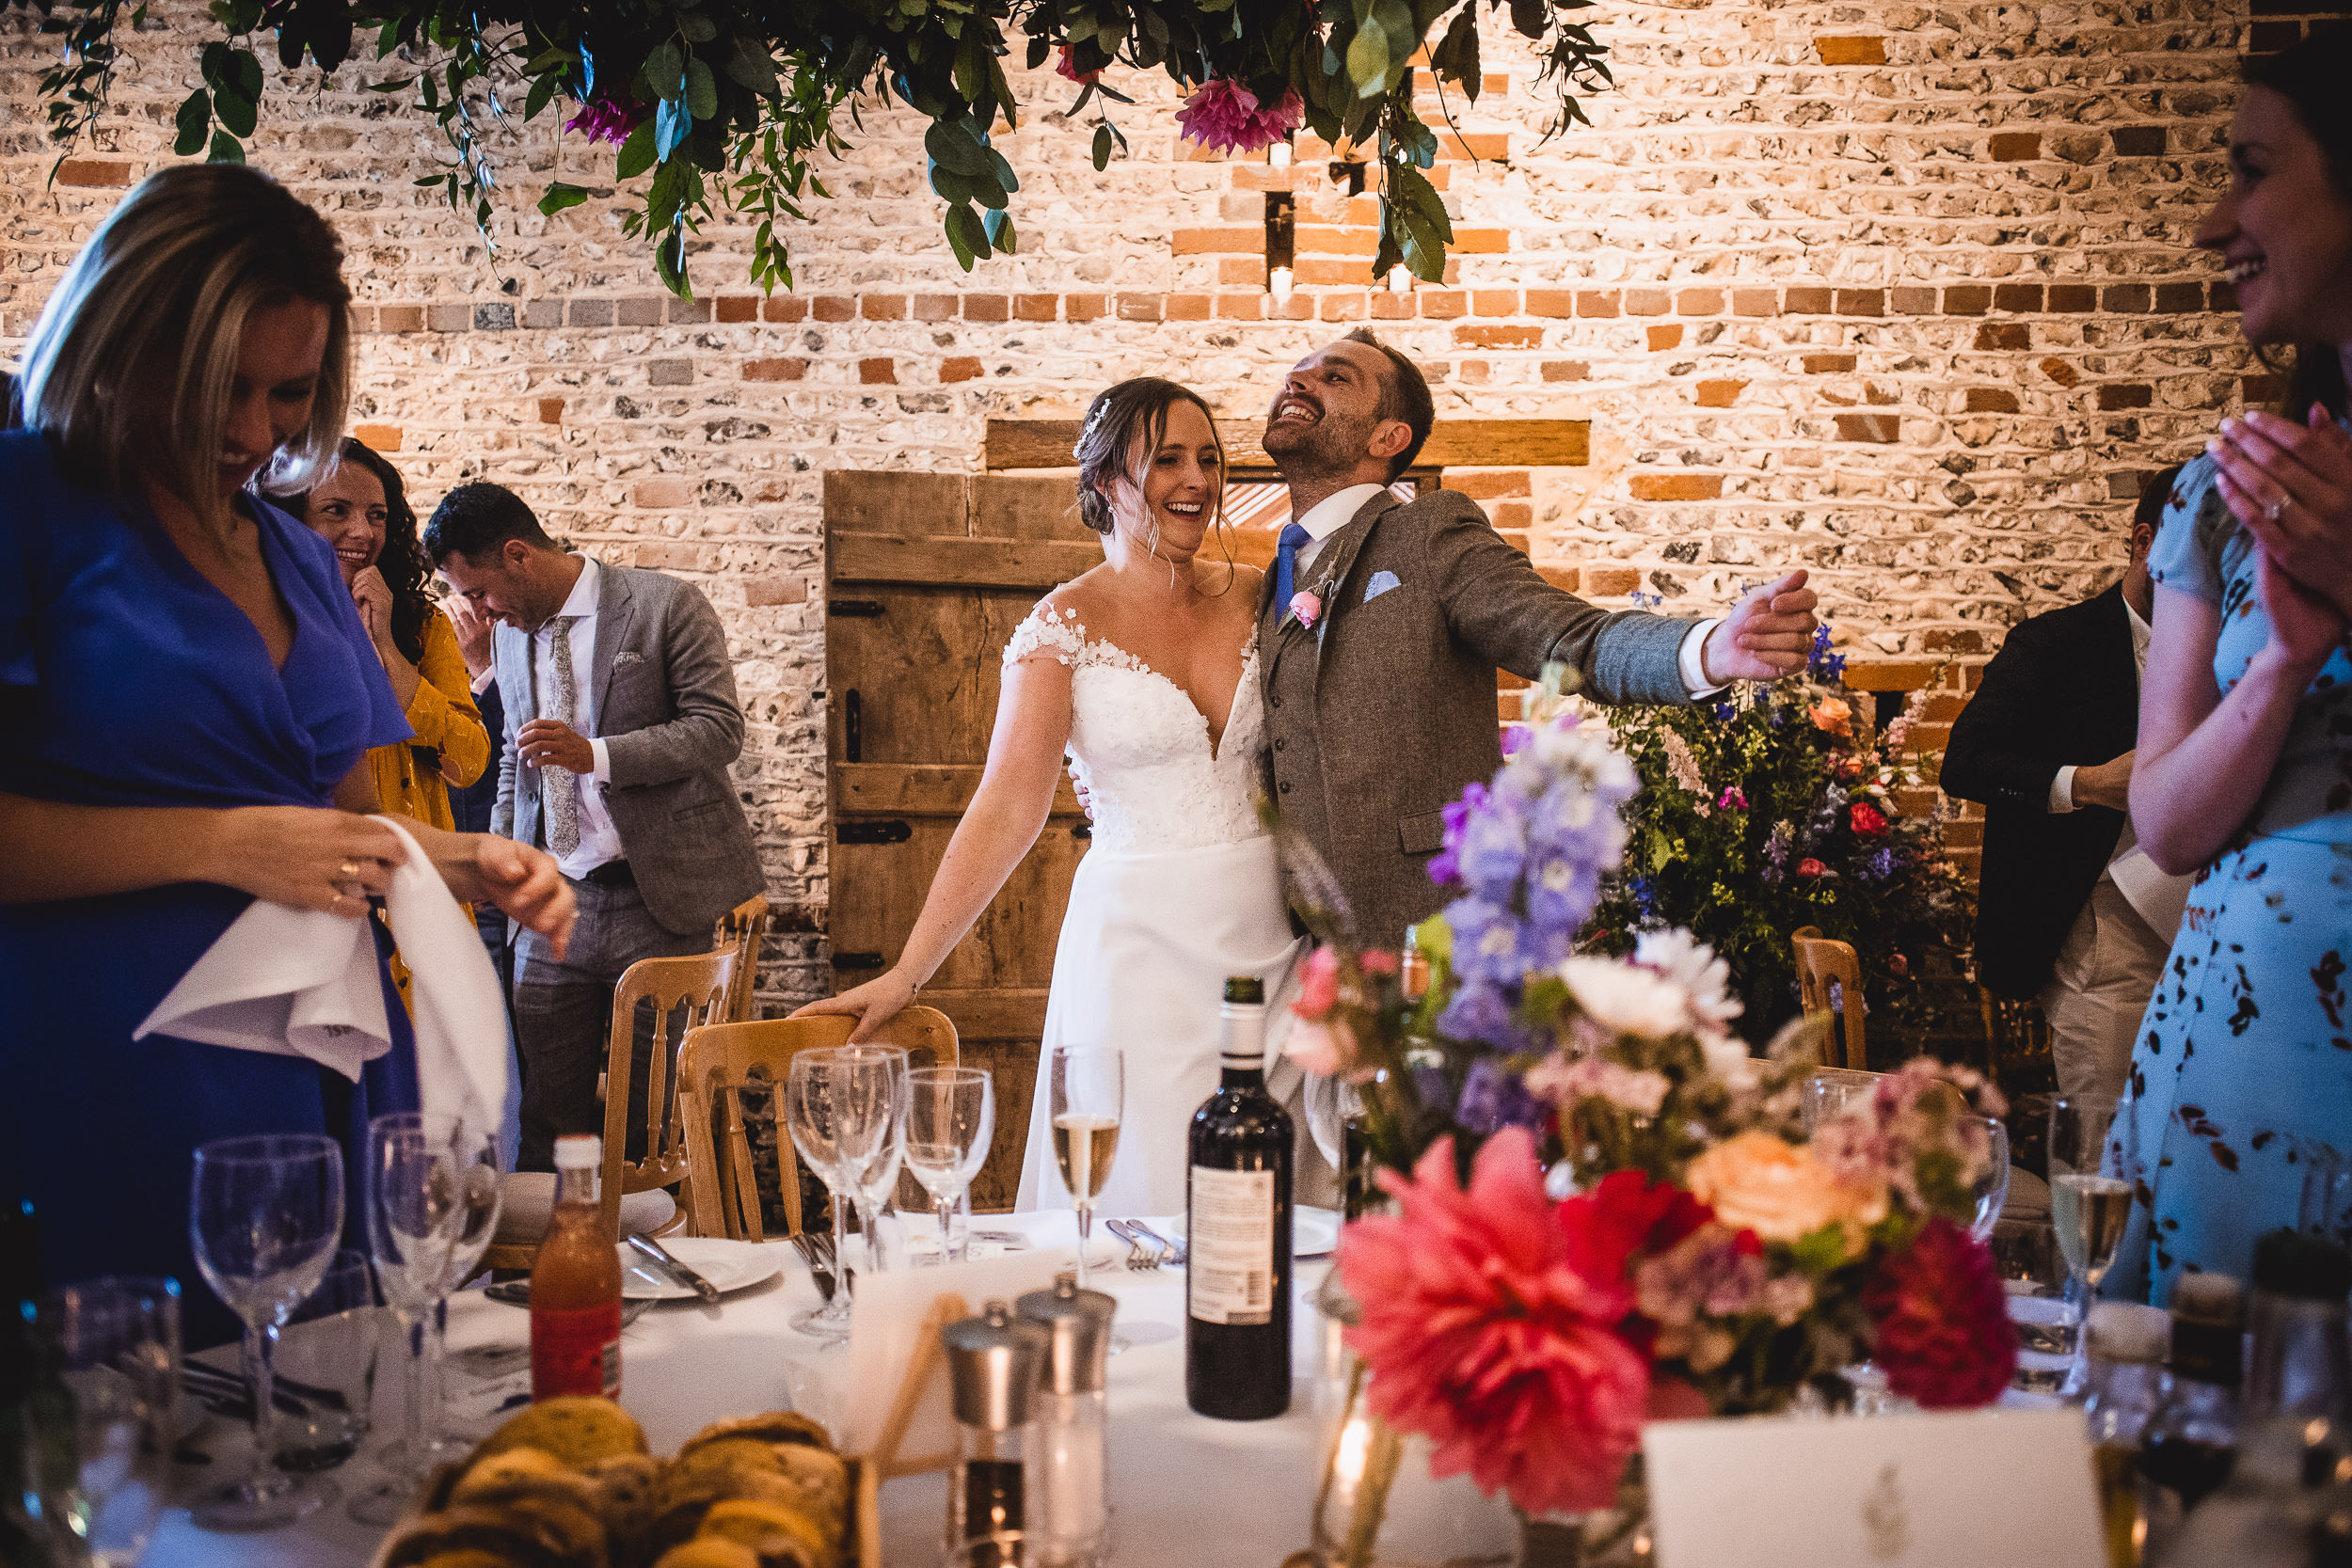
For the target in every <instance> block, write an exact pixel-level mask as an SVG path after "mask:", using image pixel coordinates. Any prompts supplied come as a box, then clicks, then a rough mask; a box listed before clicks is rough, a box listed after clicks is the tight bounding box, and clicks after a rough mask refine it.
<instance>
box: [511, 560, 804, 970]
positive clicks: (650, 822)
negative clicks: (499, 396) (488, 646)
mask: <svg viewBox="0 0 2352 1568" xmlns="http://www.w3.org/2000/svg"><path fill="white" fill-rule="evenodd" d="M598 568H599V570H600V571H601V572H602V573H603V577H602V578H601V580H600V584H599V587H598V592H597V597H596V658H595V660H594V662H593V664H592V665H591V667H590V669H589V671H588V673H587V677H586V678H587V679H588V680H589V681H591V682H592V683H594V684H593V689H594V691H595V696H594V698H593V699H592V706H591V711H593V712H594V713H595V714H596V736H599V737H601V738H602V739H603V740H604V742H605V747H606V751H607V752H609V753H610V755H611V758H612V782H611V784H609V785H608V786H607V787H606V790H605V796H604V800H605V805H606V807H607V808H608V809H609V810H610V811H611V812H612V825H613V827H615V828H616V829H618V830H619V831H620V835H621V848H622V851H623V853H624V854H625V855H626V856H627V857H628V863H629V869H630V870H631V871H633V872H634V873H635V874H636V878H637V891H638V893H639V894H640V895H642V896H643V897H644V900H645V909H646V911H647V912H648V913H650V914H651V915H652V916H653V917H654V918H655V919H656V920H658V921H660V923H661V924H662V926H663V927H666V928H667V929H669V930H672V931H675V932H678V933H680V934H681V935H683V934H685V933H688V932H692V931H708V930H709V929H710V928H711V926H712V925H713V923H715V922H716V921H717V920H718V918H719V917H720V916H721V915H723V914H724V913H726V911H729V910H731V909H733V908H734V907H735V906H736V905H738V904H739V903H741V902H742V901H743V900H744V899H746V898H749V897H750V896H751V895H753V894H755V893H757V892H759V891H760V890H761V888H762V886H763V885H764V884H765V877H764V876H763V874H762V873H761V871H760V868H759V852H758V850H757V849H756V848H755V847H753V843H752V830H751V824H750V823H749V822H748V821H746V820H745V819H744V816H743V805H742V802H741V801H740V800H739V799H737V797H736V793H735V784H734V782H733V781H732V780H731V779H729V778H728V776H727V768H728V767H729V766H730V765H731V764H732V763H733V762H734V761H735V759H736V757H737V756H739V754H741V752H742V750H743V707H742V704H741V703H740V702H739V700H738V699H737V697H736V694H735V665H734V663H733V661H732V660H730V659H729V658H728V657H727V638H726V632H725V631H724V630H723V628H722V627H721V626H720V625H719V616H718V613H717V612H716V611H715V610H712V609H711V608H710V601H709V600H708V599H706V598H704V597H703V595H702V592H701V590H699V589H697V588H696V587H695V586H694V585H693V584H692V583H691V582H686V581H683V580H681V579H680V578H672V577H664V576H662V575H661V574H660V573H659V572H643V571H638V570H636V569H635V568H633V567H628V566H614V565H611V564H608V563H605V562H598ZM493 647H494V649H495V654H496V659H497V668H498V684H499V698H500V702H501V705H502V706H503V707H504V709H505V713H506V722H505V725H504V731H505V736H506V743H505V745H504V747H503V748H502V749H501V752H500V755H499V795H498V806H497V808H496V810H495V812H494V813H493V816H492V821H491V831H492V832H496V833H499V834H500V835H501V836H502V837H507V838H513V839H517V840H519V841H521V842H522V843H525V844H538V843H541V842H542V837H541V832H540V825H539V769H538V768H521V767H517V766H516V755H515V736H516V734H517V733H518V732H520V730H521V729H522V727H523V725H525V724H527V723H529V722H530V721H532V719H533V718H535V717H537V715H536V714H535V712H534V711H533V709H532V694H531V639H530V638H528V637H526V636H524V635H523V634H522V633H521V632H519V631H517V630H516V629H515V628H514V627H512V626H500V627H499V628H498V631H497V641H495V643H494V644H493Z"/></svg>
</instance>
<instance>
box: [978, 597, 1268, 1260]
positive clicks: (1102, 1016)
mask: <svg viewBox="0 0 2352 1568" xmlns="http://www.w3.org/2000/svg"><path fill="white" fill-rule="evenodd" d="M1038 655H1045V656H1047V657H1053V658H1056V659H1058V660H1059V661H1060V662H1062V663H1063V664H1066V665H1068V666H1069V667H1070V695H1071V708H1072V721H1071V728H1070V752H1071V755H1072V756H1073V758H1074V759H1075V766H1074V767H1073V769H1072V771H1073V773H1074V774H1075V775H1076V777H1077V779H1078V782H1079V783H1080V784H1083V785H1084V786H1085V787H1086V790H1087V792H1088V796H1089V801H1090V806H1091V809H1092V811H1093V814H1094V837H1093V842H1092V847H1090V848H1089V849H1088V851H1087V853H1086V858H1085V859H1083V860H1082V861H1080V862H1079V863H1078V873H1077V876H1076V877H1075V878H1074V879H1073V881H1072V882H1071V886H1070V911H1069V913H1068V914H1066V915H1065V916H1063V918H1062V927H1061V941H1060V944H1059V946H1057V948H1056V949H1055V953H1054V987H1053V990H1052V992H1051V993H1050V994H1049V996H1048V997H1047V999H1046V1005H1045V1036H1044V1039H1043V1040H1042V1041H1041V1047H1040V1054H1039V1057H1038V1071H1037V1094H1036V1099H1035V1101H1034V1103H1033V1104H1032V1107H1031V1110H1030V1114H1029V1145H1028V1152H1027V1156H1026V1158H1025V1159H1024V1160H1023V1162H1022V1167H1021V1196H1020V1199H1019V1201H1018V1204H1017V1205H1016V1207H1018V1208H1021V1209H1041V1208H1067V1207H1068V1206H1069V1203H1070V1195H1069V1193H1068V1191H1067V1190H1066V1189H1065V1188H1064V1187H1063V1186H1062V1182H1061V1177H1060V1175H1059V1173H1058V1172H1057V1171H1056V1169H1055V1167H1054V1143H1053V1137H1052V1128H1051V1125H1050V1123H1051V1120H1052V1117H1051V1116H1050V1114H1049V1109H1048V1102H1049V1094H1048V1083H1047V1071H1048V1064H1049V1063H1050V1062H1051V1061H1052V1059H1053V1051H1054V1048H1055V1047H1056V1046H1058V1045H1069V1046H1096V1045H1100V1046H1109V1047H1115V1048H1116V1049H1118V1050H1119V1051H1120V1052H1121V1053H1124V1055H1125V1066H1126V1105H1125V1114H1124V1116H1123V1117H1122V1118H1121V1126H1120V1137H1119V1151H1118V1154H1117V1157H1116V1158H1115V1159H1114V1160H1113V1162H1112V1164H1111V1174H1110V1180H1109V1181H1108V1182H1106V1183H1105V1184H1104V1188H1103V1193H1102V1196H1101V1198H1100V1199H1099V1208H1100V1211H1101V1212H1104V1213H1105V1214H1175V1213H1182V1212H1184V1179H1185V1168H1184V1167H1185V1160H1184V1146H1185V1133H1186V1130H1187V1129H1188V1128H1189V1126H1190V1124H1191V1121H1192V1113H1193V1112H1194V1111H1195V1110H1197V1109H1198V1108H1199V1107H1200V1102H1201V1101H1203V1100H1206V1099H1207V1098H1208V1097H1209V1096H1210V1094H1211V1093H1213V1092H1214V1091H1215V1090H1216V1085H1217V1076H1218V1066H1217V1030H1218V1023H1217V1014H1218V1008H1219V1006H1220V1003H1221V1001H1222V998H1223V994H1224V984H1225V980H1226V977H1227V976H1229V975H1234V974H1255V975H1257V976H1258V977H1259V978H1261V979H1262V980H1263V981H1264V982H1265V988H1266V1000H1267V1001H1268V1003H1269V1004H1274V1005H1273V1006H1269V1008H1268V1015H1267V1022H1268V1026H1269V1027H1268V1031H1267V1033H1268V1037H1269V1040H1268V1045H1269V1052H1270V1053H1271V1052H1272V1051H1276V1050H1279V1040H1280V1037H1281V1035H1282V1034H1283V1033H1285V1032H1286V1030H1285V1029H1284V1027H1283V1026H1284V1025H1285V1024H1287V1022H1288V1019H1289V1012H1288V1009H1287V1008H1286V1007H1285V1006H1281V1005H1280V1004H1281V1003H1283V1002H1286V1001H1287V1000H1288V998H1287V995H1286V988H1287V985H1288V983H1289V981H1290V979H1291V971H1292V966H1293V963H1294V961H1295V959H1296V958H1297V956H1298V953H1299V950H1300V948H1301V947H1302V945H1303V942H1301V941H1300V940H1299V939H1296V938H1295V937H1294V936H1293V935H1292V933H1291V923H1290V915H1289V912H1288V911H1287V910H1286V909H1285V907H1284V905H1283V903H1282V895H1281V884H1280V879H1279V875H1278V873H1277V867H1276V863H1275V855H1274V840H1273V838H1272V837H1271V836H1270V835H1269V834H1268V833H1267V832H1266V831H1265V829H1264V828H1263V826H1262V825H1261V824H1260V823H1259V821H1258V815H1257V811H1256V808H1255V806H1254V804H1253V801H1252V799H1251V797H1252V793H1253V790H1254V788H1255V786H1256V783H1257V778H1258V750H1259V748H1260V746H1261V745H1263V736H1264V728H1265V726H1264V715H1263V708H1262V706H1261V701H1262V699H1261V697H1260V693H1259V685H1258V656H1257V649H1256V639H1255V635H1254V633H1253V635H1252V638H1251V644H1250V648H1249V651H1248V657H1245V658H1244V659H1243V661H1242V673H1241V684H1240V686H1239V687H1238V688H1237V689H1235V690H1234V693H1233V705H1232V713H1231V715H1230V716H1229V717H1228V718H1227V720H1226V721H1225V734H1224V735H1223V736H1222V737H1220V739H1219V740H1218V741H1217V743H1216V745H1215V746H1212V745H1211V744H1210V738H1209V723H1208V720H1207V719H1206V718H1204V717H1203V716H1202V715H1201V712H1200V709H1199V708H1197V707H1195V706H1193V705H1192V699H1191V698H1189V697H1187V696H1185V695H1184V689H1183V688H1181V687H1179V686H1178V685H1176V683H1175V682H1173V681H1171V680H1169V679H1168V677H1167V676H1165V675H1162V674H1160V673H1157V672H1156V671H1154V670H1152V668H1151V667H1150V666H1148V665H1146V664H1145V663H1144V662H1143V661H1142V660H1141V659H1139V658H1136V657H1135V656H1134V655H1132V654H1130V653H1128V652H1126V651H1125V650H1124V649H1122V648H1120V647H1118V646H1116V645H1114V644H1112V643H1110V642H1105V641H1100V640H1098V639H1093V638H1089V636H1088V635H1087V631H1086V627H1084V626H1081V625H1080V624H1079V623H1078V620H1077V617H1076V613H1075V612H1074V611H1068V610H1065V611H1062V612H1060V613H1059V614H1057V613H1056V612H1054V611H1052V610H1046V609H1044V608H1042V607H1040V608H1039V609H1037V610H1032V611H1030V613H1029V616H1028V619H1026V620H1025V621H1023V622H1022V623H1021V625H1020V626H1019V627H1018V628H1016V629H1015V630H1014V632H1013V634H1012V641H1010V642H1009V643H1008V644H1007V645H1006V648H1005V662H1006V663H1008V664H1010V663H1013V662H1015V661H1017V660H1019V659H1023V658H1028V657H1036V656H1038Z"/></svg>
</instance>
